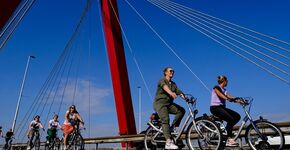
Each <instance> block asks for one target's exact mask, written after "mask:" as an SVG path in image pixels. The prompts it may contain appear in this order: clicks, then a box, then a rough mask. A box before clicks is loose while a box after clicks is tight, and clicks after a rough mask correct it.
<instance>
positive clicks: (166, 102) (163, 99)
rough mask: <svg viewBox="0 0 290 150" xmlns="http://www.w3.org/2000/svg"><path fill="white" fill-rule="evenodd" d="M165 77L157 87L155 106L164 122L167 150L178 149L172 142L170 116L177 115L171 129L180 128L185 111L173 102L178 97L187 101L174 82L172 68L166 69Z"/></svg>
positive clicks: (163, 128) (164, 71)
mask: <svg viewBox="0 0 290 150" xmlns="http://www.w3.org/2000/svg"><path fill="white" fill-rule="evenodd" d="M163 75H164V76H163V77H162V78H161V79H160V80H159V82H158V85H157V91H156V96H155V100H154V104H153V106H154V110H155V111H156V112H157V114H158V115H159V117H160V119H161V122H162V130H163V133H164V137H165V139H166V144H165V149H178V146H177V145H175V144H174V143H173V141H172V140H171V130H170V125H169V122H170V121H169V114H175V118H174V120H173V122H172V126H171V129H173V128H176V127H178V126H179V124H180V121H181V120H182V117H183V116H184V114H185V109H184V108H183V107H181V106H179V105H177V104H176V103H174V102H173V100H174V99H175V98H177V96H178V95H180V96H181V97H182V98H183V99H185V95H184V94H183V93H182V91H181V90H180V89H179V88H178V87H177V85H176V83H175V82H173V81H172V78H173V75H174V70H173V69H172V68H171V67H166V68H164V70H163Z"/></svg>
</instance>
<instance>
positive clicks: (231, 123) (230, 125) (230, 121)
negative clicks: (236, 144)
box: [225, 108, 241, 137]
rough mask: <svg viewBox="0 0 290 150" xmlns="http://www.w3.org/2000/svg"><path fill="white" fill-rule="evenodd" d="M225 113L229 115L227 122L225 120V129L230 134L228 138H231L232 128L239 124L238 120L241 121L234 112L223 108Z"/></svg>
mask: <svg viewBox="0 0 290 150" xmlns="http://www.w3.org/2000/svg"><path fill="white" fill-rule="evenodd" d="M225 111H226V112H227V114H229V115H230V117H228V120H227V126H226V129H227V131H229V133H230V135H229V137H232V136H233V127H234V125H236V124H237V123H238V122H239V120H240V119H241V116H240V115H239V114H238V113H237V112H235V111H233V110H231V109H228V108H225Z"/></svg>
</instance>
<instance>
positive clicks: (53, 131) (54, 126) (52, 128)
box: [46, 114, 61, 143]
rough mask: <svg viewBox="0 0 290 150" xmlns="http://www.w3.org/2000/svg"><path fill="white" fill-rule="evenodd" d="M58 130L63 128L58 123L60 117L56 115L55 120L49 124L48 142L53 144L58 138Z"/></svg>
mask: <svg viewBox="0 0 290 150" xmlns="http://www.w3.org/2000/svg"><path fill="white" fill-rule="evenodd" d="M57 128H61V126H60V124H59V122H58V115H57V114H55V115H54V116H53V119H51V120H50V121H49V122H48V129H47V137H46V139H47V142H48V143H49V142H51V140H52V139H54V138H56V132H57Z"/></svg>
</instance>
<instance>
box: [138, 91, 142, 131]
mask: <svg viewBox="0 0 290 150" xmlns="http://www.w3.org/2000/svg"><path fill="white" fill-rule="evenodd" d="M137 88H138V90H139V98H138V100H139V118H138V119H139V129H138V130H139V133H140V132H141V110H142V108H141V106H142V104H141V96H142V95H141V87H140V86H138V87H137Z"/></svg>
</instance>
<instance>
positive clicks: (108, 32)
mask: <svg viewBox="0 0 290 150" xmlns="http://www.w3.org/2000/svg"><path fill="white" fill-rule="evenodd" d="M101 8H102V16H103V26H104V31H105V37H106V44H107V50H108V57H109V62H110V70H111V76H112V83H113V88H114V95H115V103H116V109H117V115H118V123H119V132H120V133H119V134H120V135H126V134H136V126H135V119H134V111H133V105H132V100H131V93H130V86H129V79H128V73H127V67H126V60H125V54H124V47H123V40H122V33H121V28H120V24H119V22H118V18H119V17H118V9H117V1H116V0H101ZM116 15H117V17H116Z"/></svg>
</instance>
